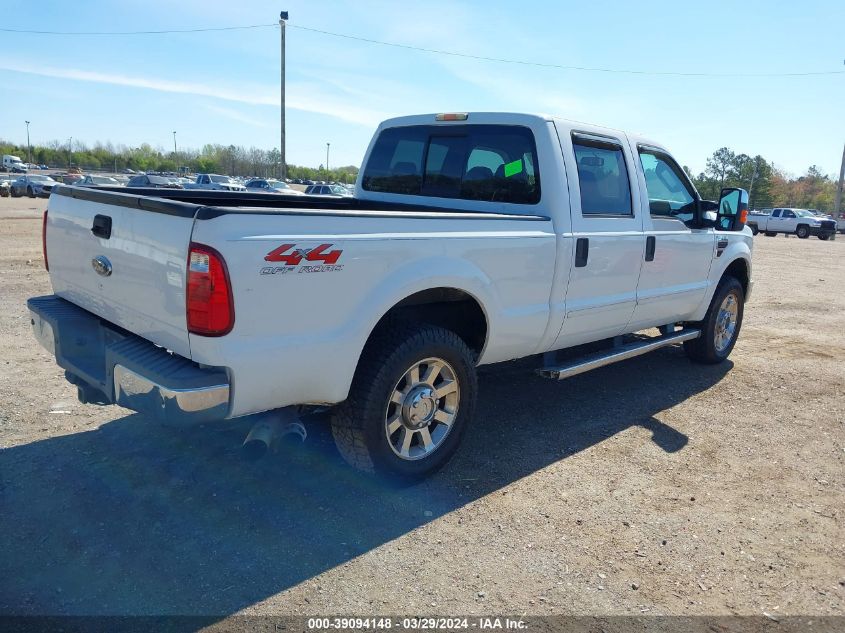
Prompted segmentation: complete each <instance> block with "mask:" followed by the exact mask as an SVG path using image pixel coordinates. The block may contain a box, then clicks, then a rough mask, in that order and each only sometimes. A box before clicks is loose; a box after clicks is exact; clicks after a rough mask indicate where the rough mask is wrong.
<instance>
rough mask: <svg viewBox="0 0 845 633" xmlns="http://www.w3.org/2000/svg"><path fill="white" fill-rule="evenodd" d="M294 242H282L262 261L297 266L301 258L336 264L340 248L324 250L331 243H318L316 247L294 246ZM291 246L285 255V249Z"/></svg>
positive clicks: (341, 252) (340, 252)
mask: <svg viewBox="0 0 845 633" xmlns="http://www.w3.org/2000/svg"><path fill="white" fill-rule="evenodd" d="M295 247H296V244H282V245H281V246H280V247H279V248H274V249H273V250H272V251H270V252H269V253H267V254H266V255H265V256H264V261H267V262H284V263H285V264H287V265H288V266H297V265H299V263H300V262H302V260H303V259H304V260H307V261H309V262H323V263H325V264H336V263H337V260H338V259H340V256H341V254H343V251H342V250H337V251H331V252H329V253H327V252H326V250H327V249H329V248H331V247H332V245H331V244H320V245H319V246H318V247H317V248H295ZM291 248H293V252H292V253H289V254H287V255H285V254H284V253H285V251H287V250H290V249H291Z"/></svg>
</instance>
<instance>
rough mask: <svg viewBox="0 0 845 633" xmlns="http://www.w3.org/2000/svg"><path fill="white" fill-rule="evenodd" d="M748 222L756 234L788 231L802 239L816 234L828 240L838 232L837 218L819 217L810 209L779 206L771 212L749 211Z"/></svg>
mask: <svg viewBox="0 0 845 633" xmlns="http://www.w3.org/2000/svg"><path fill="white" fill-rule="evenodd" d="M747 224H748V228H750V229H751V232H752V233H753V234H754V235H757V233H761V232H762V233H764V234H765V235H767V236H769V237H773V236H775V235H777V234H778V233H787V234H793V235H797V236H798V237H800V238H802V239H807V238H808V237H810V236H811V235H815V236H816V237H818V238H819V239H820V240H827V239H830V236H831V235H833V234H834V233H835V232H836V221H835V220H833V219H830V218H824V217H819V216H818V215H816V213H814V212H812V211H810V210H808V209H793V208H778V209H772V212H771V214H765V213H749V214H748V220H747Z"/></svg>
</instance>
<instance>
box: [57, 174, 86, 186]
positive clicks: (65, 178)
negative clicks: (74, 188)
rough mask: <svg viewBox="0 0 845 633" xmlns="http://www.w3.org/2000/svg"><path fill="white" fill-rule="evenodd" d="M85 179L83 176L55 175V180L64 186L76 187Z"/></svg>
mask: <svg viewBox="0 0 845 633" xmlns="http://www.w3.org/2000/svg"><path fill="white" fill-rule="evenodd" d="M83 178H85V176H83V175H82V174H53V180H58V181H59V183H60V184H63V185H75V184H76V183H78V182H82V179H83Z"/></svg>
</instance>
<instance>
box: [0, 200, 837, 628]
mask: <svg viewBox="0 0 845 633" xmlns="http://www.w3.org/2000/svg"><path fill="white" fill-rule="evenodd" d="M45 206H46V201H45V200H28V199H16V200H10V199H8V198H3V199H0V358H2V360H0V447H2V449H0V535H2V541H0V542H2V545H0V579H2V580H0V613H5V614H9V613H15V614H213V615H229V614H235V613H247V614H297V615H316V614H361V615H370V614H374V613H388V614H406V613H411V612H413V613H421V614H441V615H442V614H447V615H448V614H489V613H517V614H521V613H528V614H533V615H541V614H579V615H594V614H601V615H610V614H618V615H622V614H637V615H640V614H684V615H705V614H706V615H730V614H750V615H761V614H762V613H764V612H765V613H769V614H772V615H775V616H777V615H778V614H780V615H788V614H801V615H842V614H843V597H845V539H843V536H845V532H844V531H843V512H844V511H843V508H845V493H843V490H845V488H844V487H843V486H844V485H845V470H843V464H845V434H843V420H845V398H843V392H845V362H843V361H845V337H843V332H845V328H843V327H842V326H843V321H842V318H843V317H842V315H843V313H845V293H843V288H845V265H843V261H844V260H843V256H845V239H840V240H837V241H836V242H821V241H819V240H817V239H809V240H799V239H797V238H789V239H784V238H783V237H778V238H767V237H763V236H759V237H757V238H756V252H755V266H756V268H755V275H754V277H755V280H756V286H755V290H754V296H753V299H752V301H751V303H749V304H748V306H747V311H746V314H745V325H744V328H743V331H742V334H741V337H740V340H739V343H738V345H737V347H736V349H735V351H734V353H733V355H732V356H731V359H730V361H729V362H727V363H725V364H723V365H721V366H718V367H702V366H697V365H692V364H690V362H689V361H687V360H686V358H685V356H684V355H683V352H682V351H681V350H680V349H678V348H669V349H664V350H661V351H658V352H656V353H653V354H651V355H647V356H644V357H641V358H639V359H634V360H631V361H628V362H626V363H622V364H618V365H615V366H612V367H607V368H604V369H601V370H598V371H596V372H593V373H590V374H585V375H582V376H578V377H576V378H573V379H570V380H568V381H564V382H561V383H555V382H551V381H546V380H543V379H540V378H536V377H534V376H533V375H531V374H530V373H526V372H523V371H521V370H517V369H515V368H513V367H511V368H509V369H507V370H502V371H500V372H496V373H485V374H484V375H483V376H482V378H481V381H480V406H479V411H478V414H477V418H476V420H475V421H474V425H473V426H472V428H471V429H470V431H469V432H468V433H467V436H466V438H465V440H464V444H463V447H462V449H461V450H460V451H459V452H458V454H457V456H456V458H455V459H454V460H453V461H452V463H451V464H450V465H449V466H448V467H447V468H446V469H444V470H443V471H442V472H441V473H440V474H438V475H437V476H436V477H434V478H433V479H431V480H430V481H428V482H426V483H423V484H421V485H419V486H416V487H414V488H410V489H405V490H396V489H390V488H387V487H385V486H383V485H382V484H379V483H376V482H374V481H372V480H370V479H368V478H366V477H363V476H361V475H359V474H357V473H356V472H353V471H351V470H350V469H348V468H347V467H345V466H344V465H343V464H342V462H341V461H340V459H339V457H338V456H337V454H336V452H335V451H334V450H333V449H332V447H331V444H330V442H329V441H328V439H327V437H326V433H325V431H324V429H322V427H321V426H320V424H319V422H320V420H319V419H317V420H314V421H313V424H311V425H310V428H311V436H310V437H309V440H308V444H307V447H306V448H304V449H299V450H295V451H290V452H283V453H281V454H278V455H273V456H270V457H268V458H266V459H265V460H263V461H261V462H259V463H257V464H245V463H243V462H242V461H241V460H240V458H239V455H238V450H237V449H238V445H239V443H240V441H241V440H242V438H243V433H244V429H243V428H242V427H243V425H242V424H238V423H231V422H230V423H226V424H223V425H220V426H219V427H213V426H212V427H206V428H199V429H194V430H192V431H188V432H175V431H172V430H167V429H163V428H160V427H159V426H157V425H156V424H155V423H154V422H152V421H150V420H148V419H145V418H144V417H143V416H141V415H138V414H134V413H132V412H129V411H126V410H123V409H119V408H115V407H108V408H102V407H96V406H88V405H82V404H79V403H78V402H77V401H76V398H75V391H74V389H73V388H72V387H71V386H70V385H69V384H67V383H66V382H65V381H64V380H63V378H62V372H61V370H60V369H59V368H58V367H57V366H56V365H55V364H54V362H53V360H52V358H51V357H50V356H49V355H48V354H47V353H46V352H45V351H44V350H42V349H41V348H40V347H39V346H38V345H37V344H36V343H35V341H34V339H33V338H32V336H31V334H30V327H29V320H28V317H27V313H26V309H25V300H26V298H27V297H29V296H33V295H38V294H45V293H49V291H50V287H49V281H48V278H47V274H46V273H45V272H44V269H43V265H42V260H41V252H40V250H41V245H40V218H41V211H42V210H43V209H44V207H45Z"/></svg>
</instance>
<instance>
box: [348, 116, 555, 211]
mask: <svg viewBox="0 0 845 633" xmlns="http://www.w3.org/2000/svg"><path fill="white" fill-rule="evenodd" d="M536 165H537V150H536V146H535V143H534V135H533V134H532V133H531V130H529V129H528V128H525V127H521V126H507V125H463V126H451V125H450V126H409V127H400V128H389V129H387V130H384V131H383V132H382V133H381V134H380V135H379V138H378V139H377V140H376V144H375V146H374V147H373V151H372V152H371V154H370V158H369V160H368V162H367V165H366V167H365V170H364V176H363V179H362V186H363V188H364V189H365V190H367V191H376V192H384V193H398V194H409V195H423V196H432V197H440V198H460V199H464V200H482V201H488V202H511V203H516V204H536V203H537V202H539V201H540V174H539V173H538V172H537V168H536Z"/></svg>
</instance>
